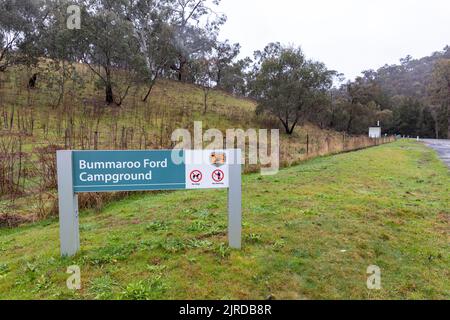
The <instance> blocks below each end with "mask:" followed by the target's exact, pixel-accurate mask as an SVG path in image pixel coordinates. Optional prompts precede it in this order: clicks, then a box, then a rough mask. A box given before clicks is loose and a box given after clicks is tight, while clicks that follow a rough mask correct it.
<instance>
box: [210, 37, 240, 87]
mask: <svg viewBox="0 0 450 320" xmlns="http://www.w3.org/2000/svg"><path fill="white" fill-rule="evenodd" d="M240 49H241V45H240V44H239V43H234V44H230V42H229V41H228V40H226V41H224V42H217V43H216V44H215V45H214V56H215V57H214V61H213V63H214V73H215V81H216V84H217V87H219V88H221V87H222V85H223V83H222V80H223V77H224V74H225V73H226V71H227V69H228V68H230V67H232V66H233V64H234V63H235V59H236V58H237V56H238V55H239V53H240Z"/></svg>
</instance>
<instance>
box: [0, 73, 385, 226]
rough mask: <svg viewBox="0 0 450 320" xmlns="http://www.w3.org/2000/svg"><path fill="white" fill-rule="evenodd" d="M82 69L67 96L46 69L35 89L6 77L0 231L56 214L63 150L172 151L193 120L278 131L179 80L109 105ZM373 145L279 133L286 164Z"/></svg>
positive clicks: (92, 203) (318, 133) (318, 134)
mask: <svg viewBox="0 0 450 320" xmlns="http://www.w3.org/2000/svg"><path fill="white" fill-rule="evenodd" d="M78 69H79V70H78V73H77V76H78V78H77V77H75V78H74V79H73V80H68V81H67V82H66V83H64V90H63V91H62V90H61V87H60V86H61V83H60V82H58V81H59V80H58V79H59V78H58V74H57V73H56V74H55V73H48V72H47V73H45V72H44V71H42V73H40V76H39V78H38V85H37V88H36V89H33V90H27V80H28V79H29V73H30V70H26V69H16V70H10V71H8V72H7V73H5V74H3V73H0V115H1V120H0V121H1V123H0V158H1V159H2V161H1V162H0V227H1V226H2V225H12V226H14V225H16V224H17V223H20V222H22V221H25V222H27V221H36V220H39V219H42V218H46V217H48V216H49V215H52V214H53V215H55V214H56V213H57V207H56V206H57V201H56V200H57V195H56V192H55V190H56V170H55V154H56V153H55V151H56V150H57V149H82V150H86V149H99V150H100V149H112V150H115V149H122V150H123V149H138V150H140V149H170V148H172V147H173V146H174V143H173V142H172V141H171V135H172V133H173V132H174V130H176V129H178V128H186V129H189V130H190V131H191V133H192V132H193V127H194V121H202V125H203V130H204V131H206V130H207V129H210V128H215V129H219V130H220V131H222V132H223V133H225V132H226V130H227V129H233V128H242V129H244V130H247V129H249V128H254V129H260V128H263V129H272V128H278V127H279V123H278V120H277V119H273V118H270V117H268V116H264V115H256V114H255V107H256V105H255V102H254V101H252V100H248V99H240V98H236V97H233V96H231V95H229V94H226V93H224V92H222V91H216V90H213V91H212V92H211V93H210V94H209V96H208V99H207V102H208V103H207V108H206V110H205V108H204V103H203V102H204V95H203V90H202V88H200V87H197V86H194V85H188V84H182V83H178V82H173V81H160V82H158V83H157V85H156V87H155V88H154V90H153V92H152V95H151V96H150V99H149V100H148V101H147V102H143V101H142V99H141V97H142V96H143V95H144V94H145V92H146V88H145V87H139V86H137V87H133V88H132V89H131V90H130V92H129V95H128V97H127V99H125V101H124V103H123V104H122V106H120V107H106V106H105V105H104V104H103V102H102V101H103V91H102V90H101V89H100V88H98V86H97V85H96V80H95V77H94V76H93V74H92V72H90V71H89V70H87V68H86V67H85V66H81V65H79V66H78ZM43 70H46V69H45V68H44V69H43ZM61 92H63V95H60V94H61ZM387 141H389V140H387ZM307 143H308V144H307ZM207 144H208V143H207V142H206V141H205V146H206V145H207ZM374 144H375V142H374V141H371V140H369V139H368V138H367V137H351V136H347V135H345V134H342V133H338V132H333V131H326V130H321V129H319V128H316V127H313V126H310V125H304V126H302V127H299V128H298V129H297V131H296V132H295V134H294V135H293V136H286V135H283V134H281V141H280V158H281V159H280V162H281V165H282V166H289V165H291V164H294V163H297V162H299V161H302V160H305V159H308V158H312V157H316V156H320V155H325V154H330V153H338V152H342V151H346V150H354V149H358V148H363V147H367V146H371V145H374ZM3 160H4V161H3ZM245 169H246V171H247V172H251V171H256V170H258V166H255V165H254V166H249V165H247V166H246V168H245ZM102 197H103V196H102ZM102 197H99V196H96V197H95V196H90V197H89V198H87V199H86V201H81V204H82V206H83V207H85V206H88V207H98V208H100V207H101V206H102V204H103V203H105V202H108V200H109V199H104V198H102Z"/></svg>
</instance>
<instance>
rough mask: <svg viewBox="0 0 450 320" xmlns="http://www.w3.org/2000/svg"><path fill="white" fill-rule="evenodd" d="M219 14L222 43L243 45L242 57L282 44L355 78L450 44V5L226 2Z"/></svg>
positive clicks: (362, 0)
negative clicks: (224, 18) (222, 22)
mask: <svg viewBox="0 0 450 320" xmlns="http://www.w3.org/2000/svg"><path fill="white" fill-rule="evenodd" d="M218 11H219V12H222V13H225V14H226V15H227V16H228V21H227V23H226V24H225V25H224V26H223V27H222V31H221V34H220V39H221V40H225V39H230V40H231V42H239V43H240V44H241V46H242V57H245V56H250V57H253V51H255V50H260V49H263V48H264V47H265V45H266V44H268V43H269V42H274V41H279V42H281V43H283V44H292V45H296V46H301V47H302V49H303V51H304V52H305V54H306V56H307V57H308V58H311V59H314V60H319V61H322V62H324V63H326V64H327V66H328V67H329V68H331V69H334V70H337V71H339V72H342V73H344V74H345V76H346V77H347V78H350V79H353V78H354V77H355V76H357V75H359V73H360V72H361V71H363V70H368V69H377V68H379V67H381V66H383V65H384V64H386V63H388V64H393V63H397V62H399V59H400V58H404V57H405V56H406V55H408V54H410V55H412V56H413V57H414V58H421V57H423V56H427V55H429V54H431V53H432V52H434V51H438V50H442V49H443V48H444V47H445V45H447V44H448V45H450V0H222V3H221V4H220V6H219V8H218Z"/></svg>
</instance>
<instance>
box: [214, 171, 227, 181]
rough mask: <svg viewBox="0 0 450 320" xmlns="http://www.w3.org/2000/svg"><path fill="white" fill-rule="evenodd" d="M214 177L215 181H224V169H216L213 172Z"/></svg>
mask: <svg viewBox="0 0 450 320" xmlns="http://www.w3.org/2000/svg"><path fill="white" fill-rule="evenodd" d="M212 178H213V180H214V182H222V181H223V179H224V178H225V174H224V173H223V171H222V170H214V172H213V173H212Z"/></svg>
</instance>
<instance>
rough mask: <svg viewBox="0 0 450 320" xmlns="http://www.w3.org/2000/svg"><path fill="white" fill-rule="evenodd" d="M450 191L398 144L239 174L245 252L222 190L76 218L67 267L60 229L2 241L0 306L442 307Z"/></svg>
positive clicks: (442, 175) (126, 203)
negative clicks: (72, 283)
mask: <svg viewBox="0 0 450 320" xmlns="http://www.w3.org/2000/svg"><path fill="white" fill-rule="evenodd" d="M400 163H401V165H399V164H400ZM355 172H358V174H355ZM449 178H450V177H449V175H448V170H447V168H446V167H445V166H444V164H443V163H441V162H440V161H439V160H438V158H437V156H436V154H435V153H434V152H433V151H432V150H430V149H427V148H426V147H424V146H423V145H420V144H417V143H414V142H407V141H399V142H396V143H394V144H389V145H383V146H379V147H376V148H371V149H367V150H364V151H359V152H355V153H346V154H342V155H338V156H331V157H325V158H318V159H314V160H311V161H308V162H306V163H304V164H303V165H301V166H296V167H292V168H289V169H285V170H282V171H281V172H280V174H279V175H277V176H273V177H261V176H259V175H245V176H244V178H243V210H244V212H243V214H244V218H243V220H244V233H243V234H244V245H243V250H242V251H230V250H228V249H227V246H226V207H225V206H226V192H223V191H201V192H200V191H197V192H187V191H186V192H184V191H181V192H172V193H164V194H158V195H154V196H148V195H139V196H134V197H131V198H128V199H127V200H123V201H120V202H117V203H114V204H110V205H108V206H107V207H106V208H105V209H104V210H102V211H101V212H100V213H94V212H92V211H84V212H82V214H81V245H82V252H81V253H80V254H79V255H78V256H76V257H75V258H73V259H61V258H60V257H59V242H58V223H57V221H56V220H55V219H53V220H46V221H43V222H40V223H38V224H36V225H32V226H26V227H20V228H15V229H0V257H1V258H0V298H3V299H11V298H19V299H24V298H54V299H62V298H74V299H86V298H98V299H115V298H122V299H162V298H164V299H166V298H167V299H175V298H177V299H178V298H179V299H205V298H210V299H214V298H221V299H252V298H253V299H264V298H267V297H268V296H272V297H274V298H277V299H282V298H294V299H310V298H332V299H333V298H337V299H351V298H357V299H366V298H373V299H378V298H387V299H406V298H409V299H412V298H418V299H424V298H438V299H448V298H449V297H450V282H449V280H448V279H450V274H449V270H448V265H449V263H450V260H449V256H448V250H447V248H448V247H447V244H448V233H447V232H448V221H449V220H448V219H449V214H450V210H449V207H448V204H449V203H450V199H449V194H450V192H449V188H450V180H449ZM74 264H76V265H78V266H80V268H81V276H82V290H81V291H78V292H76V293H73V292H71V291H69V290H68V289H66V279H67V277H68V275H67V274H66V273H65V271H66V269H67V267H68V266H71V265H74ZM369 265H378V266H379V267H380V268H381V270H382V287H383V289H382V290H380V291H368V290H367V288H366V279H367V275H366V269H367V267H368V266H369Z"/></svg>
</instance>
